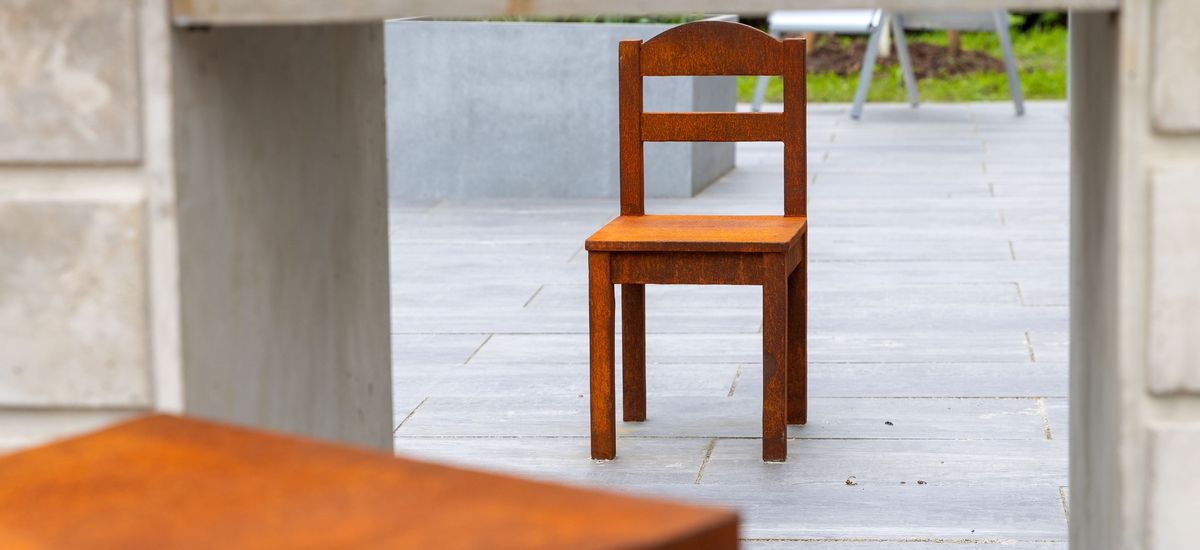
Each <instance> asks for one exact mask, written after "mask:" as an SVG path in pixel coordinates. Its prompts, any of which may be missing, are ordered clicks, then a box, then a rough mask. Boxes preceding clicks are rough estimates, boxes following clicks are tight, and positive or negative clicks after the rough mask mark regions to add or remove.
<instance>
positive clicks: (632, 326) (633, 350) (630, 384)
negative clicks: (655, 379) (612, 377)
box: [621, 284, 646, 422]
mask: <svg viewBox="0 0 1200 550" xmlns="http://www.w3.org/2000/svg"><path fill="white" fill-rule="evenodd" d="M621 394H622V408H621V419H622V420H624V421H626V422H641V421H643V420H645V419H646V285H634V284H622V285H621Z"/></svg>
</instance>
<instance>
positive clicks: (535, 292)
mask: <svg viewBox="0 0 1200 550" xmlns="http://www.w3.org/2000/svg"><path fill="white" fill-rule="evenodd" d="M543 288H546V285H541V286H539V287H537V290H535V291H533V295H532V296H530V297H529V299H528V300H525V305H522V306H521V309H525V308H527V307H529V304H530V302H533V299H534V298H537V295H538V294H541V292H542V289H543Z"/></svg>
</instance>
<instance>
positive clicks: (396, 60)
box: [385, 21, 737, 198]
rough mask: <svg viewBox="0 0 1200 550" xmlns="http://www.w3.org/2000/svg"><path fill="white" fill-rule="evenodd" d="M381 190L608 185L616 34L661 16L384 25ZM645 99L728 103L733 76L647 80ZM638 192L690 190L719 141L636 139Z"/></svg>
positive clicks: (732, 101) (719, 152) (563, 193)
mask: <svg viewBox="0 0 1200 550" xmlns="http://www.w3.org/2000/svg"><path fill="white" fill-rule="evenodd" d="M385 27H386V37H387V64H388V68H387V71H388V128H389V130H388V138H389V144H388V153H389V158H390V165H389V182H390V186H391V191H392V193H393V194H394V195H396V196H401V197H424V198H429V197H616V196H617V190H618V187H619V186H618V164H617V162H618V156H617V148H618V136H617V42H618V41H620V40H621V39H625V38H640V39H649V38H650V37H653V36H654V35H656V34H658V33H660V32H662V31H664V30H666V29H668V28H670V27H669V26H667V25H616V24H613V25H609V24H588V23H561V24H559V23H484V22H444V21H393V22H389V23H387V24H386V25H385ZM645 101H646V103H645V108H646V110H650V111H695V110H711V111H732V110H733V109H734V107H735V105H736V101H737V89H736V82H735V80H734V79H733V78H731V77H718V78H711V77H710V78H700V79H697V78H648V79H647V82H646V96H645ZM645 158H646V188H647V194H648V195H649V196H656V197H690V196H692V195H693V194H695V193H696V192H698V191H700V190H701V189H703V188H704V187H706V186H707V185H708V184H710V183H712V181H713V180H714V179H716V178H717V177H719V176H721V175H722V174H724V173H725V172H727V171H729V170H730V169H732V168H733V161H734V144H732V143H695V144H691V143H650V144H647V145H646V155H645Z"/></svg>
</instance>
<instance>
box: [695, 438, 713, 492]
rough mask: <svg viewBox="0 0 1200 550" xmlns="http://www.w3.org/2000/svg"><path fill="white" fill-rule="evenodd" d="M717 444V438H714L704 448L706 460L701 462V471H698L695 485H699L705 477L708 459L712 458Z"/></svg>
mask: <svg viewBox="0 0 1200 550" xmlns="http://www.w3.org/2000/svg"><path fill="white" fill-rule="evenodd" d="M716 446H717V438H715V437H714V438H712V440H711V441H709V442H708V446H707V447H705V448H704V460H702V461H701V462H700V471H698V472H696V481H694V482H692V483H693V485H699V484H700V480H702V479H704V468H705V467H707V466H708V461H709V460H710V459H712V453H713V448H714V447H716Z"/></svg>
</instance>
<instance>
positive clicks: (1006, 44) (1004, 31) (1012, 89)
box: [992, 10, 1025, 116]
mask: <svg viewBox="0 0 1200 550" xmlns="http://www.w3.org/2000/svg"><path fill="white" fill-rule="evenodd" d="M992 18H993V19H995V21H996V35H997V36H998V37H999V38H1000V50H1001V51H1003V52H1004V70H1005V72H1007V73H1008V91H1009V93H1011V94H1012V100H1013V107H1014V108H1015V109H1016V111H1017V116H1021V115H1023V114H1025V96H1024V95H1023V94H1022V93H1021V79H1020V78H1019V77H1018V75H1017V57H1016V56H1015V55H1013V47H1012V37H1010V36H1009V35H1008V12H1007V11H1004V10H996V11H995V12H992Z"/></svg>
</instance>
